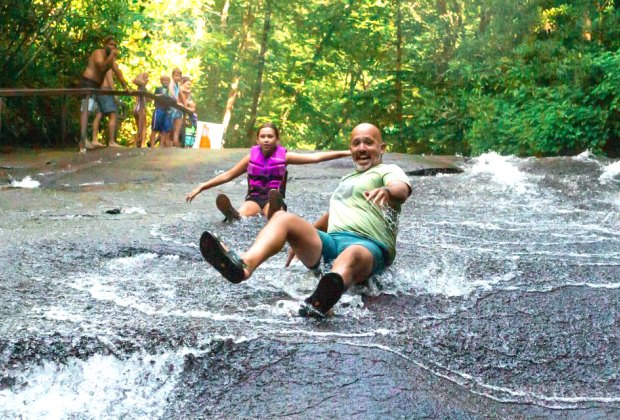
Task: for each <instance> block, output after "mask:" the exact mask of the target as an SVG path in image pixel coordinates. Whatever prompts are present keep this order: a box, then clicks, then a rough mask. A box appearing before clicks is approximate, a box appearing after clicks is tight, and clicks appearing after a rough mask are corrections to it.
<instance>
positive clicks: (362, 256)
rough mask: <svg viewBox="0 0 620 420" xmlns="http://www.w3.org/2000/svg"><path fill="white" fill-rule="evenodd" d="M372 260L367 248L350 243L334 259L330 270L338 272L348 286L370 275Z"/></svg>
mask: <svg viewBox="0 0 620 420" xmlns="http://www.w3.org/2000/svg"><path fill="white" fill-rule="evenodd" d="M373 262H374V257H373V256H372V254H371V253H370V251H369V250H368V249H366V248H365V247H363V246H361V245H351V246H349V247H348V248H346V249H345V250H344V251H342V253H341V254H340V255H338V257H337V258H336V259H335V260H334V263H333V264H332V269H331V271H332V272H333V273H338V274H340V276H341V277H342V280H343V281H344V285H345V287H346V288H348V287H349V286H351V285H353V284H356V283H361V282H363V281H365V280H366V279H367V278H368V277H370V274H371V273H372V266H373Z"/></svg>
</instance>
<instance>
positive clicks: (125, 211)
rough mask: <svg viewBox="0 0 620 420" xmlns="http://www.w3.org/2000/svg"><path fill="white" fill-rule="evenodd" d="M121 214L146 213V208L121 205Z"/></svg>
mask: <svg viewBox="0 0 620 420" xmlns="http://www.w3.org/2000/svg"><path fill="white" fill-rule="evenodd" d="M121 213H122V214H146V210H144V209H143V208H142V207H126V208H125V207H123V208H122V209H121Z"/></svg>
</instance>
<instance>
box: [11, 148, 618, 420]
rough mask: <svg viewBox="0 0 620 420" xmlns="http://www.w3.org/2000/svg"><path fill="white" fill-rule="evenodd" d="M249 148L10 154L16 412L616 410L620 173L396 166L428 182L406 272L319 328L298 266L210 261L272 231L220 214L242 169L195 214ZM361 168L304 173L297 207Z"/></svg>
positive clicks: (479, 413) (412, 223)
mask: <svg viewBox="0 0 620 420" xmlns="http://www.w3.org/2000/svg"><path fill="white" fill-rule="evenodd" d="M246 153H247V150H226V151H193V150H136V149H133V150H127V149H122V150H99V151H94V152H89V153H87V154H76V153H67V152H44V153H43V152H42V153H23V154H13V155H2V156H1V162H0V167H1V168H0V171H2V172H1V173H0V175H1V176H3V177H4V178H5V179H6V180H7V182H6V184H4V185H3V186H2V187H1V188H0V211H2V214H3V217H2V218H0V240H1V241H2V243H3V244H4V246H3V247H0V279H1V280H0V293H2V296H3V299H2V303H0V414H1V415H2V416H3V417H19V416H25V417H43V416H57V417H78V418H81V417H87V418H89V417H145V416H146V417H152V418H170V417H173V418H183V417H206V418H221V417H228V418H243V417H248V418H255V417H293V418H310V417H319V418H324V417H345V416H347V417H349V416H350V417H354V418H379V417H393V418H405V417H406V418H410V417H416V418H418V417H431V418H477V417H532V416H552V417H561V418H584V417H617V416H618V415H620V379H619V377H618V371H619V368H620V350H619V349H620V342H619V341H620V332H619V331H620V307H619V305H620V304H619V303H618V302H619V298H620V233H619V232H620V196H619V191H620V187H619V185H620V178H618V176H617V174H615V172H613V167H612V165H613V164H614V163H615V162H614V161H607V160H602V159H595V158H593V157H591V156H582V157H581V158H579V159H574V158H555V159H514V158H503V157H499V156H497V155H493V154H489V155H484V156H482V157H480V158H478V159H467V160H464V159H460V158H450V157H426V158H423V157H414V156H405V155H387V156H386V161H387V162H390V163H398V164H399V165H400V166H401V167H402V168H403V169H404V170H405V171H407V172H408V173H409V174H410V177H411V178H410V179H411V181H412V185H413V196H412V198H411V199H410V200H409V201H408V202H407V203H406V205H405V206H404V209H403V215H402V217H401V222H400V234H399V241H398V245H397V250H398V257H397V260H396V262H395V264H394V265H393V266H392V267H390V268H389V269H388V270H387V271H386V272H385V273H384V274H382V275H380V276H378V277H376V278H373V279H372V280H371V281H370V282H369V283H368V284H367V285H362V286H357V287H354V288H352V289H351V290H349V291H348V292H347V293H346V294H345V296H344V297H343V299H342V301H341V302H340V303H339V304H338V305H337V306H336V308H335V309H336V311H335V316H334V317H332V318H329V319H328V320H326V321H324V322H316V321H313V320H306V319H302V318H299V317H298V316H297V315H296V313H297V307H298V303H299V302H300V301H301V300H302V299H303V298H304V297H305V296H307V295H308V294H309V293H310V292H311V291H312V290H313V288H314V286H315V284H316V279H315V277H314V276H312V275H311V274H309V273H308V272H307V270H305V269H304V268H303V267H301V266H293V267H291V268H289V269H285V268H284V267H283V266H284V261H285V258H286V255H285V253H280V254H278V255H276V256H274V257H273V258H272V259H271V260H270V261H269V262H267V263H266V264H265V265H263V266H262V267H261V268H259V270H257V272H256V273H255V276H254V277H253V278H252V280H251V281H249V282H244V283H242V284H241V285H232V284H229V283H227V282H226V281H224V280H223V279H221V277H219V276H218V275H217V272H215V270H213V269H212V268H210V267H208V266H207V265H206V264H205V263H204V262H203V260H202V258H201V256H200V252H199V250H198V244H197V242H198V238H199V236H200V233H201V232H202V231H203V230H207V229H208V230H212V231H215V232H217V233H218V234H219V235H220V236H221V237H223V238H224V239H225V240H226V241H227V243H229V244H231V245H232V246H233V247H235V248H238V249H241V250H242V249H245V248H246V247H247V246H248V245H250V244H251V242H252V239H253V237H254V236H255V234H256V232H258V231H259V230H260V228H261V227H262V226H263V225H264V223H265V222H264V220H262V219H261V218H252V219H249V220H243V221H241V222H238V223H235V224H225V223H222V218H223V217H222V215H220V214H219V213H218V212H217V210H216V209H215V204H214V199H215V196H216V195H217V193H219V192H224V193H226V194H228V195H229V196H230V197H231V200H232V201H233V203H234V204H238V203H240V202H241V200H242V199H243V197H244V195H245V186H246V183H245V179H244V178H243V177H240V178H238V179H237V180H235V181H234V182H232V183H229V184H226V185H223V186H221V187H218V188H215V189H213V190H210V191H207V192H204V193H203V194H201V195H200V196H199V197H198V198H197V199H196V200H195V201H194V202H193V203H191V204H187V203H185V202H184V197H185V194H186V193H187V192H189V191H190V190H191V189H192V188H193V187H194V186H195V185H196V184H198V183H199V182H201V181H204V180H206V179H208V178H210V177H212V176H214V175H215V174H217V173H219V172H221V171H223V170H226V169H228V168H229V167H231V166H232V165H233V164H234V163H236V162H237V161H238V160H239V159H240V158H241V157H242V156H243V155H245V154H246ZM350 170H351V163H350V161H349V160H348V159H341V160H337V161H332V162H325V163H322V164H319V165H304V166H291V167H289V180H290V182H289V186H288V189H287V204H288V206H289V209H290V211H293V212H295V213H297V214H300V215H302V216H304V217H306V218H308V219H310V220H314V219H316V218H318V217H319V216H320V215H321V214H322V212H323V211H324V210H325V209H326V208H327V204H328V200H329V196H330V192H331V191H332V190H333V189H334V187H335V186H336V184H337V182H338V179H339V178H340V177H341V176H343V175H344V174H346V173H348V172H349V171H350ZM423 175H426V176H423ZM26 177H30V180H31V181H36V182H38V183H39V185H38V187H36V188H27V187H32V184H31V183H30V182H28V183H23V184H21V185H20V181H22V180H24V179H26ZM51 401H55V402H54V403H51Z"/></svg>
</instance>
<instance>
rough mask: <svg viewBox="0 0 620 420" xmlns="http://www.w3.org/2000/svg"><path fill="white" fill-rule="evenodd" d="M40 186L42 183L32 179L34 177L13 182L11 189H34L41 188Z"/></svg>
mask: <svg viewBox="0 0 620 420" xmlns="http://www.w3.org/2000/svg"><path fill="white" fill-rule="evenodd" d="M40 185H41V183H40V182H39V181H37V180H36V179H32V177H30V176H27V177H25V178H24V179H22V180H21V181H17V180H15V179H14V180H11V187H13V188H27V189H33V188H39V186H40Z"/></svg>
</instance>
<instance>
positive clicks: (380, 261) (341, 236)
mask: <svg viewBox="0 0 620 420" xmlns="http://www.w3.org/2000/svg"><path fill="white" fill-rule="evenodd" d="M317 232H318V233H319V237H320V238H321V242H322V243H323V250H322V251H321V255H322V256H323V260H324V261H325V263H329V262H331V261H333V260H335V259H336V257H337V256H338V255H340V254H341V253H342V251H344V250H345V248H347V247H349V246H351V245H361V246H363V247H364V248H366V249H367V250H368V251H370V253H371V254H372V256H373V263H372V273H371V274H377V273H380V272H381V271H383V270H384V269H385V261H386V258H385V254H386V251H384V250H383V248H382V247H381V246H380V245H379V244H378V243H377V242H376V241H373V240H372V239H368V238H366V237H364V236H361V235H358V234H356V233H351V232H332V233H327V232H323V231H321V230H317Z"/></svg>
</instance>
